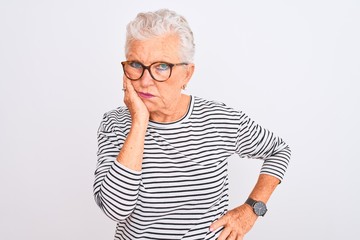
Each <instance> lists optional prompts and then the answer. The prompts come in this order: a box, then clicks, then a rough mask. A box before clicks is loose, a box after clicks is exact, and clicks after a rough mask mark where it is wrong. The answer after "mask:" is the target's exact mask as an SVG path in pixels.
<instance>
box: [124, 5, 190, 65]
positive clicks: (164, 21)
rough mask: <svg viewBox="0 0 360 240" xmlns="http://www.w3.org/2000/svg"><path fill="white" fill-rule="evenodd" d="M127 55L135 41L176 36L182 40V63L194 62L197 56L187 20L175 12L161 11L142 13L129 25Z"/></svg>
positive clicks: (126, 45)
mask: <svg viewBox="0 0 360 240" xmlns="http://www.w3.org/2000/svg"><path fill="white" fill-rule="evenodd" d="M126 30H127V33H126V43H125V54H126V55H127V54H128V52H129V45H130V43H131V42H132V41H133V40H147V39H151V38H154V37H159V36H162V35H165V34H176V35H177V36H178V37H179V40H180V52H179V57H180V59H181V61H184V62H192V61H193V59H194V54H195V44H194V36H193V33H192V31H191V29H190V26H189V24H188V22H187V21H186V19H185V18H184V17H183V16H181V15H179V14H177V13H176V12H174V11H171V10H168V9H160V10H157V11H155V12H142V13H139V14H138V15H137V16H136V18H135V19H134V20H133V21H131V22H130V23H129V24H128V25H127V29H126Z"/></svg>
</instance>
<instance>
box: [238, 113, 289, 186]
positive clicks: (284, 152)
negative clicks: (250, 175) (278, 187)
mask: <svg viewBox="0 0 360 240" xmlns="http://www.w3.org/2000/svg"><path fill="white" fill-rule="evenodd" d="M235 151H236V153H237V154H239V156H240V157H246V158H256V159H262V160H264V163H263V165H262V167H261V171H260V173H261V174H268V175H272V176H274V177H276V178H278V179H279V180H280V181H282V180H283V177H284V174H285V171H286V169H287V167H288V164H289V161H290V155H291V151H290V148H289V146H288V145H287V144H286V143H285V142H284V141H283V140H282V139H281V138H280V137H277V136H275V135H274V134H273V133H272V132H270V131H268V130H266V129H264V128H263V127H261V126H260V125H258V124H256V123H255V122H254V121H252V120H251V119H250V118H249V117H248V116H247V115H245V114H243V113H241V115H240V125H239V128H238V132H237V139H236V150H235Z"/></svg>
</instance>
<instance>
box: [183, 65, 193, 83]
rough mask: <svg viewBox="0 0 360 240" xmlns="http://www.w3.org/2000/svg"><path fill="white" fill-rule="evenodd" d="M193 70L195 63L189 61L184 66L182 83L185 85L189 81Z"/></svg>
mask: <svg viewBox="0 0 360 240" xmlns="http://www.w3.org/2000/svg"><path fill="white" fill-rule="evenodd" d="M194 71H195V64H193V63H189V64H188V65H187V66H186V75H185V78H184V81H183V85H187V84H188V82H189V81H190V79H191V77H192V75H193V73H194Z"/></svg>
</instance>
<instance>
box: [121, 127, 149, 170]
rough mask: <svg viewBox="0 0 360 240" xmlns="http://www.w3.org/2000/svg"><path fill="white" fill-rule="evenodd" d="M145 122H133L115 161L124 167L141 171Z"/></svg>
mask: <svg viewBox="0 0 360 240" xmlns="http://www.w3.org/2000/svg"><path fill="white" fill-rule="evenodd" d="M146 128H147V122H133V123H132V125H131V128H130V132H129V134H128V136H127V138H126V140H125V142H124V145H123V147H122V148H121V150H120V152H119V155H118V156H117V159H116V160H117V161H118V162H119V163H120V164H122V165H124V166H125V167H127V168H129V169H132V170H135V171H141V169H142V160H143V153H144V141H145V134H146Z"/></svg>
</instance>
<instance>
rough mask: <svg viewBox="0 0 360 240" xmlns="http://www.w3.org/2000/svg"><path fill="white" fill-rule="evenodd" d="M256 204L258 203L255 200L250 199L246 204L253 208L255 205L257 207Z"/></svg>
mask: <svg viewBox="0 0 360 240" xmlns="http://www.w3.org/2000/svg"><path fill="white" fill-rule="evenodd" d="M256 202H257V201H255V200H254V199H252V198H248V199H247V200H246V202H245V203H246V204H249V205H250V206H251V207H254V205H255V203H256Z"/></svg>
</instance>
